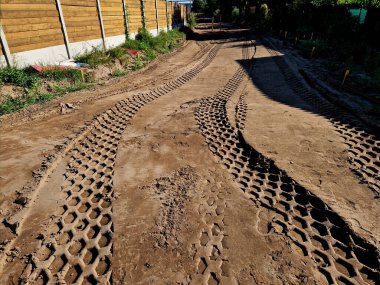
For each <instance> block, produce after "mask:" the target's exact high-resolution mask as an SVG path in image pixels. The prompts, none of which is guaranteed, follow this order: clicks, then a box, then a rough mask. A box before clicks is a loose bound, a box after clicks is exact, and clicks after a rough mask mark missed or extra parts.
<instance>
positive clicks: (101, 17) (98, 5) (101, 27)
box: [96, 0, 107, 49]
mask: <svg viewBox="0 0 380 285" xmlns="http://www.w3.org/2000/svg"><path fill="white" fill-rule="evenodd" d="M96 7H97V10H98V17H99V23H100V32H101V34H102V41H103V49H106V48H107V47H106V34H105V32H104V24H103V16H102V8H101V6H100V0H96Z"/></svg>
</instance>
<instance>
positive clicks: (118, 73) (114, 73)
mask: <svg viewBox="0 0 380 285" xmlns="http://www.w3.org/2000/svg"><path fill="white" fill-rule="evenodd" d="M128 73H129V72H128V70H123V69H116V70H114V71H112V76H114V77H121V76H125V75H127V74H128Z"/></svg>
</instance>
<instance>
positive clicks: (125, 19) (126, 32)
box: [123, 0, 129, 39]
mask: <svg viewBox="0 0 380 285" xmlns="http://www.w3.org/2000/svg"><path fill="white" fill-rule="evenodd" d="M123 13H124V25H125V37H126V39H129V26H128V13H127V5H125V0H123Z"/></svg>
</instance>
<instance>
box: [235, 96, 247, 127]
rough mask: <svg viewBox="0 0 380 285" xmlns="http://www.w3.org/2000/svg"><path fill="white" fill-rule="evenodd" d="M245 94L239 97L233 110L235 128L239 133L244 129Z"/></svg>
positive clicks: (245, 117)
mask: <svg viewBox="0 0 380 285" xmlns="http://www.w3.org/2000/svg"><path fill="white" fill-rule="evenodd" d="M246 97H247V92H245V93H243V94H242V95H240V98H239V102H238V103H237V105H236V108H235V114H236V127H237V128H238V129H239V130H240V131H244V128H245V121H246V119H247V109H248V106H247V101H246Z"/></svg>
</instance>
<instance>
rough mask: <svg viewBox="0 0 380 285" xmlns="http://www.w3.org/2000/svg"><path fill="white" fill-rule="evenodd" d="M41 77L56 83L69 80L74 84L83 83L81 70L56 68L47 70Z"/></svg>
mask: <svg viewBox="0 0 380 285" xmlns="http://www.w3.org/2000/svg"><path fill="white" fill-rule="evenodd" d="M40 76H41V77H44V78H47V79H52V80H55V81H62V80H64V79H69V80H70V81H71V82H74V83H78V82H81V81H83V80H82V73H81V71H80V70H79V69H72V68H54V69H50V70H45V71H43V72H42V73H41V74H40Z"/></svg>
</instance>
